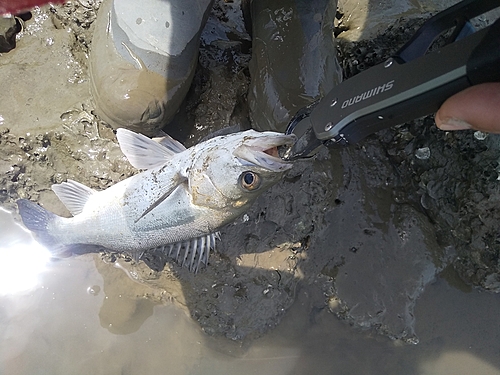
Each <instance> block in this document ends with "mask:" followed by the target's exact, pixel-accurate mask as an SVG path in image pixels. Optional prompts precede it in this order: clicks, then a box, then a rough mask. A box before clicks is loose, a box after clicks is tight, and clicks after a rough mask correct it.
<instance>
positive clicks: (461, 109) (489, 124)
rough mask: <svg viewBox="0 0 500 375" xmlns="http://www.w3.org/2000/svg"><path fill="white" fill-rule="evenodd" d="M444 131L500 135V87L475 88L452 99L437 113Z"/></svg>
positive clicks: (464, 91)
mask: <svg viewBox="0 0 500 375" xmlns="http://www.w3.org/2000/svg"><path fill="white" fill-rule="evenodd" d="M435 121H436V125H437V126H438V128H440V129H441V130H446V131H450V130H463V129H475V130H481V131H483V132H488V133H500V83H498V82H490V83H483V84H480V85H476V86H471V87H469V88H467V89H465V90H463V91H461V92H459V93H457V94H455V95H453V96H452V97H450V98H448V99H447V100H446V101H445V102H444V103H443V105H442V106H441V108H439V110H438V111H437V113H436V117H435Z"/></svg>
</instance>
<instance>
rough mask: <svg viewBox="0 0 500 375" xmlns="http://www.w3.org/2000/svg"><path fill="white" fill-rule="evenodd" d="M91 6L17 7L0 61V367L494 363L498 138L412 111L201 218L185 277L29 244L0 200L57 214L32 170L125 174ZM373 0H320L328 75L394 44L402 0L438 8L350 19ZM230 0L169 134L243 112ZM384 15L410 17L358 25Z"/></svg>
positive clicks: (244, 66) (346, 370)
mask: <svg viewBox="0 0 500 375" xmlns="http://www.w3.org/2000/svg"><path fill="white" fill-rule="evenodd" d="M237 3H238V2H236V5H237ZM321 3H323V4H324V3H325V2H324V1H323V2H322V1H317V2H316V4H321ZM437 3H439V4H437ZM98 4H99V2H92V1H89V2H71V3H68V4H67V5H64V6H60V7H56V8H54V9H52V10H50V8H44V9H41V10H35V11H34V12H33V19H32V20H31V21H28V22H27V24H26V29H25V31H24V32H23V34H22V36H21V38H19V40H18V45H17V47H16V49H14V50H13V51H11V52H9V53H6V54H2V55H1V56H0V79H1V82H2V91H1V92H0V99H1V100H0V147H1V149H0V171H1V174H0V182H1V186H2V188H1V190H0V201H1V205H2V207H4V208H6V209H8V210H10V211H11V212H12V214H10V213H7V212H6V211H4V210H1V211H0V251H1V255H2V265H1V267H0V270H1V275H0V280H1V283H0V287H1V290H0V293H1V295H0V339H1V340H0V363H1V365H0V366H1V367H0V373H2V374H3V373H5V374H68V373H74V374H79V373H82V374H83V373H85V374H87V373H95V374H115V373H116V374H128V373H130V374H135V373H152V372H157V373H169V374H212V373H213V374H221V373H224V374H232V373H238V374H263V373H276V374H304V373H314V374H365V373H366V374H438V375H440V374H470V373H474V374H500V359H499V358H500V326H499V325H498V311H500V294H498V292H499V290H500V279H499V277H500V276H498V274H499V273H498V270H499V269H500V263H499V262H498V251H499V246H500V242H499V241H498V234H497V233H498V231H497V227H498V225H497V223H498V222H499V216H498V215H499V214H498V212H500V211H499V210H498V201H499V200H498V197H499V196H500V191H499V184H498V180H497V177H498V172H499V170H498V159H499V157H500V153H499V148H498V144H500V142H499V138H498V136H493V135H484V134H474V133H472V132H468V133H467V132H466V133H463V134H457V135H456V134H450V133H446V134H444V135H443V133H440V132H439V131H437V130H436V129H435V128H433V127H432V119H423V120H419V121H417V122H415V123H412V124H409V125H405V126H402V127H398V128H397V129H391V130H388V131H386V132H382V133H381V134H380V135H377V136H375V137H371V138H369V139H367V140H366V141H364V142H362V143H361V144H360V145H356V146H353V147H350V148H348V149H344V150H332V151H328V150H323V151H322V152H321V153H320V154H319V155H318V156H317V157H316V158H315V159H314V160H308V161H303V162H298V163H296V164H295V166H294V168H293V169H292V170H291V171H290V173H288V175H287V176H286V178H285V179H284V180H283V181H282V182H280V183H279V184H277V185H276V186H275V187H273V188H272V189H271V190H269V191H268V192H266V193H265V194H263V195H262V196H261V197H260V198H259V200H258V201H257V202H256V204H255V205H254V207H252V209H251V210H250V211H249V212H248V213H247V214H245V215H243V216H242V217H241V218H239V219H238V220H236V222H234V223H233V224H230V225H228V226H227V227H225V228H223V229H222V230H221V235H222V241H221V242H218V244H217V247H218V251H217V252H216V253H214V254H212V255H211V258H210V264H209V266H208V267H207V268H206V269H203V270H202V271H201V272H200V273H198V274H197V275H194V274H192V273H190V272H188V271H187V270H186V269H182V268H181V267H179V266H177V265H176V264H174V263H171V262H169V261H168V260H166V259H164V258H163V257H162V256H161V254H160V255H159V254H155V253H153V254H149V256H148V258H147V259H146V261H147V263H148V265H149V267H148V265H146V264H145V263H144V262H142V261H141V262H139V263H136V262H134V261H132V260H131V259H130V258H129V257H127V256H123V255H122V254H117V253H111V254H110V253H102V254H83V255H78V256H76V255H75V256H72V257H69V258H64V259H59V260H53V259H49V258H48V256H47V254H46V252H45V250H44V249H42V248H40V247H39V246H38V245H36V243H35V242H33V240H32V238H31V236H30V235H29V234H28V233H27V232H26V231H25V230H23V229H22V227H21V226H19V225H18V224H15V221H14V220H16V221H18V220H19V217H18V215H17V213H16V209H15V203H14V202H15V200H17V199H18V198H27V199H31V200H33V201H36V202H39V203H40V204H42V205H43V206H44V207H46V208H48V209H50V210H52V211H54V212H56V213H57V214H61V215H68V212H67V211H66V209H65V208H64V207H63V206H62V204H61V203H60V202H59V201H58V200H57V198H56V197H55V195H54V194H53V193H52V191H51V190H50V186H51V184H53V183H60V182H62V181H65V180H66V179H67V178H71V179H74V180H77V181H81V182H84V183H85V184H87V185H89V186H91V187H93V188H95V189H104V188H106V187H108V186H110V185H112V184H114V183H116V182H117V181H119V180H122V179H124V178H126V177H128V176H130V175H132V174H133V173H135V170H134V169H133V168H132V167H131V166H130V165H129V164H128V162H127V160H126V159H125V157H124V156H123V155H122V154H121V152H120V150H119V147H118V145H117V144H116V138H115V136H114V133H113V131H112V129H110V128H109V127H108V126H106V124H104V123H103V122H102V121H100V120H99V119H98V118H97V117H96V116H95V115H94V114H93V108H94V107H93V103H92V100H91V98H90V93H89V81H88V72H87V62H86V54H87V52H88V45H89V44H90V40H91V35H92V22H93V20H94V19H95V14H96V10H97V8H98ZM276 4H278V3H276ZM286 4H287V3H286V2H283V4H281V3H279V4H278V5H276V6H279V7H280V9H278V10H279V11H278V10H277V11H276V12H272V13H271V14H273V15H274V16H273V17H274V18H273V21H275V22H281V21H282V20H283V19H284V17H283V15H286V14H289V13H287V12H288V8H285V6H286ZM374 4H375V3H373V2H367V4H366V6H362V7H358V6H357V5H356V6H354V5H355V4H354V5H353V4H352V2H349V1H344V2H342V1H341V2H339V6H340V7H341V9H342V10H343V12H344V13H343V16H342V17H340V15H337V17H338V19H336V21H335V22H336V23H337V27H338V28H339V30H341V29H343V28H344V27H345V31H344V32H343V33H344V34H346V35H345V38H346V39H345V40H346V42H345V44H342V45H341V48H340V50H341V52H342V59H341V60H340V61H339V62H340V64H341V66H342V67H343V69H344V74H345V75H346V76H350V75H352V74H356V73H357V72H359V71H361V70H363V69H364V68H365V67H366V66H369V65H370V64H372V65H373V64H374V63H377V62H380V59H383V58H384V56H385V55H386V54H388V53H389V54H390V53H391V48H392V49H394V48H397V45H400V44H402V43H404V37H405V36H409V35H411V32H412V31H414V30H415V29H416V27H417V26H418V24H419V22H420V23H421V19H420V18H418V17H417V18H416V20H412V19H411V17H410V16H411V15H412V14H413V15H414V16H415V17H416V15H420V14H421V13H423V12H433V11H436V10H438V9H442V8H444V7H446V6H449V5H450V4H449V3H448V2H442V3H441V2H432V1H429V2H418V4H414V2H408V3H403V2H399V3H398V4H399V6H400V7H401V8H397V9H396V8H390V7H389V9H388V10H387V9H386V12H387V13H386V15H387V17H386V19H382V20H381V19H380V18H377V17H374V18H373V22H372V24H370V23H366V19H370V17H369V16H370V13H371V12H372V13H373V12H375V14H380V13H382V14H384V9H380V8H379V5H377V4H378V3H377V4H375V5H374ZM236 5H235V4H233V5H232V4H231V3H226V2H224V1H218V2H216V4H215V7H214V10H213V12H212V15H211V17H210V18H209V21H208V24H207V28H206V30H205V32H204V34H203V35H202V48H201V51H200V64H199V66H198V68H197V71H196V74H195V78H194V81H193V85H192V88H191V90H190V92H189V93H188V97H187V99H186V100H185V102H184V103H183V105H182V107H181V110H180V111H179V113H178V115H177V116H176V117H175V118H174V120H173V122H172V123H171V124H170V125H169V128H168V129H166V130H167V131H168V132H169V134H171V135H173V136H175V137H176V138H177V139H179V140H181V141H182V142H184V143H185V144H186V145H187V146H189V145H191V144H193V143H196V142H198V141H199V140H200V139H201V138H203V137H204V136H205V135H207V134H209V133H211V132H213V131H216V130H218V129H220V128H223V127H230V126H232V127H236V128H237V129H244V128H246V127H249V126H250V123H249V120H248V117H249V116H248V104H247V102H246V94H247V92H248V90H249V89H251V87H252V82H251V80H250V79H249V73H248V69H249V68H248V61H249V60H250V57H251V50H250V49H249V43H250V37H249V35H248V34H247V33H246V32H245V30H244V29H243V27H242V24H241V23H242V21H241V14H240V11H239V9H238V7H237V6H236ZM318 6H319V5H318ZM401 13H402V14H403V15H404V16H405V17H410V20H409V21H408V20H406V21H405V20H403V21H400V22H399V23H396V24H395V25H393V26H391V27H393V29H391V28H390V27H389V30H388V32H387V33H386V35H385V37H383V38H379V39H377V38H375V35H376V34H377V33H378V32H380V30H381V29H384V28H387V22H388V20H390V19H392V18H391V17H396V14H401ZM389 16H390V17H389ZM221 19H224V20H225V21H224V22H222V23H221ZM285 19H286V17H285ZM280 20H281V21H280ZM365 23H366V27H364V26H365ZM221 25H222V26H221ZM384 25H385V26H384ZM391 30H392V31H391ZM401 30H404V32H401ZM359 37H363V38H365V41H361V42H352V40H355V39H357V38H359ZM374 38H375V39H374ZM350 43H354V44H350ZM382 61H383V60H382ZM363 64H364V65H363ZM290 65H291V64H290ZM365 65H366V66H365ZM295 68H296V67H295ZM251 73H252V72H251ZM253 73H255V72H253ZM253 73H252V74H253ZM336 73H338V72H336ZM298 91H300V90H298ZM299 94H300V93H299V92H289V93H288V92H287V95H289V98H288V99H287V100H292V101H293V98H294V97H296V96H299ZM304 98H305V97H301V99H300V100H301V103H302V101H303V100H304ZM306 99H307V100H312V99H314V98H312V97H311V98H307V97H306ZM282 102H283V103H285V102H286V100H283V101H282ZM254 104H255V103H254ZM261 104H262V107H259V106H257V107H258V108H262V113H263V115H264V116H267V114H266V111H267V110H268V108H266V104H265V101H264V102H262V103H261ZM271 104H273V103H271ZM273 105H274V104H273ZM301 105H302V104H301ZM273 110H274V109H271V112H272V111H273ZM273 113H274V112H273ZM268 118H271V117H270V116H268ZM281 130H282V129H281ZM450 161H451V162H450ZM22 245H26V246H22ZM165 261H167V263H166V265H165ZM163 266H165V267H164V268H163ZM150 267H151V268H150ZM463 279H464V280H466V281H467V283H465V282H464V281H462V280H463Z"/></svg>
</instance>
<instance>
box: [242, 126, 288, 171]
mask: <svg viewBox="0 0 500 375" xmlns="http://www.w3.org/2000/svg"><path fill="white" fill-rule="evenodd" d="M258 134H259V136H257V137H251V138H247V139H245V140H244V143H243V144H242V145H241V146H240V147H238V148H237V149H236V150H235V151H234V155H235V156H237V157H238V158H240V159H242V160H245V161H246V162H248V163H251V164H254V165H258V166H259V167H262V168H265V169H268V170H270V171H273V172H282V171H286V170H288V169H290V168H292V163H291V162H290V161H287V160H283V159H282V158H281V157H280V153H279V148H280V147H283V146H285V147H290V146H292V145H293V144H294V143H295V142H296V139H297V138H296V136H295V135H294V134H288V135H285V134H281V133H274V132H263V133H258Z"/></svg>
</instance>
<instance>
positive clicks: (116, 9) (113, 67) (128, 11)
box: [89, 0, 213, 136]
mask: <svg viewBox="0 0 500 375" xmlns="http://www.w3.org/2000/svg"><path fill="white" fill-rule="evenodd" d="M212 2H213V0H142V1H136V0H104V1H103V3H102V4H101V8H100V9H99V13H98V16H97V19H96V25H95V31H94V36H93V39H92V46H91V51H90V57H89V60H90V64H89V65H90V79H91V91H92V96H93V99H94V102H95V109H96V114H97V115H98V116H99V117H100V118H101V119H102V120H104V121H105V122H107V123H108V124H109V125H111V126H112V127H113V128H119V127H123V128H128V129H131V130H134V131H136V132H141V133H143V134H146V135H150V136H152V135H155V134H156V133H157V131H158V130H159V129H161V128H163V127H164V126H165V125H166V124H167V123H168V121H169V120H170V119H171V118H172V117H173V115H174V114H175V112H176V111H177V109H178V108H179V105H180V104H181V102H182V100H183V99H184V97H185V95H186V93H187V91H188V89H189V86H190V84H191V81H192V78H193V75H194V72H195V69H196V64H197V61H198V58H197V57H198V46H199V37H200V34H201V31H202V29H203V27H204V25H205V22H206V20H207V18H208V14H209V12H210V10H211V7H212Z"/></svg>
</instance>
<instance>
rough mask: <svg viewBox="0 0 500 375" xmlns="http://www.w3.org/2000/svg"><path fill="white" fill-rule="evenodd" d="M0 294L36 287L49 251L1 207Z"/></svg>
mask: <svg viewBox="0 0 500 375" xmlns="http://www.w3.org/2000/svg"><path fill="white" fill-rule="evenodd" d="M0 257H1V258H0V259H1V260H2V261H1V262H0V295H4V294H13V293H19V292H22V291H28V290H30V289H31V288H34V287H36V285H37V284H38V281H39V279H38V278H39V275H40V273H42V272H43V271H44V269H45V265H46V263H47V261H48V260H49V257H50V254H49V252H48V250H47V249H45V248H44V247H43V246H41V245H40V244H38V242H36V241H35V240H34V239H33V237H32V235H31V234H30V232H29V231H28V230H26V229H24V228H23V227H22V226H21V225H19V224H16V223H14V220H13V219H12V217H11V215H10V213H9V212H8V211H6V210H4V209H2V208H1V207H0Z"/></svg>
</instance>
